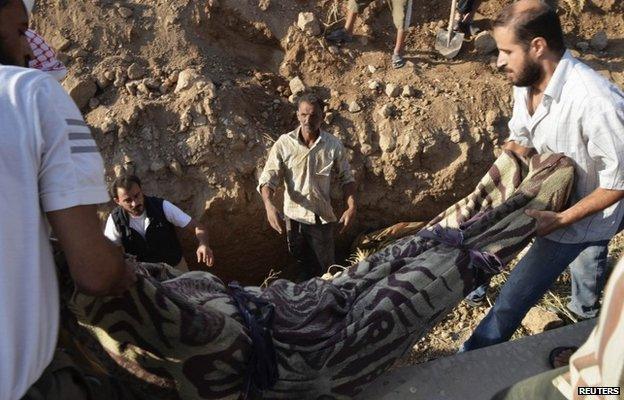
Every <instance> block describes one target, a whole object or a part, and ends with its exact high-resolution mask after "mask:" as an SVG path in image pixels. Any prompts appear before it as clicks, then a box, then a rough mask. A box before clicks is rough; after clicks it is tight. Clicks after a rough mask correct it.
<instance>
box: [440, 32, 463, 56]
mask: <svg viewBox="0 0 624 400" xmlns="http://www.w3.org/2000/svg"><path fill="white" fill-rule="evenodd" d="M463 43H464V34H463V33H459V32H453V31H452V32H451V40H450V43H449V32H448V31H447V30H444V29H440V30H438V33H437V35H436V41H435V49H436V50H437V51H438V53H440V54H442V56H444V57H446V58H448V59H451V58H453V57H455V56H456V55H457V53H459V50H460V49H461V47H462V44H463Z"/></svg>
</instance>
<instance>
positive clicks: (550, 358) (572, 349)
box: [548, 346, 578, 369]
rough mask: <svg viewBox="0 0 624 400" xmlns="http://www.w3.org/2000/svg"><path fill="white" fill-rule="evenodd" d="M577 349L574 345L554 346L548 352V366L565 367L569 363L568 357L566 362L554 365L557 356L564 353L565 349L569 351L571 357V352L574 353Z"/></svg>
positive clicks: (554, 367) (553, 367)
mask: <svg viewBox="0 0 624 400" xmlns="http://www.w3.org/2000/svg"><path fill="white" fill-rule="evenodd" d="M577 350H578V347H575V346H561V347H555V348H554V349H552V350H551V351H550V353H549V354H548V363H549V364H550V367H551V368H552V369H556V368H561V367H565V366H566V365H568V364H569V362H570V361H569V359H568V363H565V364H561V365H555V362H556V359H557V357H558V356H560V355H561V354H563V353H565V352H566V351H569V352H570V357H572V354H574V352H575V351H577Z"/></svg>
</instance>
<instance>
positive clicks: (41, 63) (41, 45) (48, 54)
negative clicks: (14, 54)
mask: <svg viewBox="0 0 624 400" xmlns="http://www.w3.org/2000/svg"><path fill="white" fill-rule="evenodd" d="M26 38H27V39H28V43H29V44H30V48H31V49H32V52H33V55H34V57H35V58H34V59H32V60H31V61H30V65H29V67H30V68H36V69H39V70H41V71H43V72H47V73H49V74H50V75H52V76H53V77H54V78H56V79H57V80H59V81H60V80H62V79H63V78H65V76H66V75H67V68H65V65H63V63H62V62H60V61H59V60H57V58H56V53H55V52H54V50H52V48H51V47H50V46H49V45H48V44H47V43H46V42H45V40H43V38H42V37H41V36H39V35H38V34H37V33H36V32H35V31H33V30H30V29H29V30H27V31H26Z"/></svg>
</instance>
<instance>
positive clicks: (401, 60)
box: [392, 54, 405, 69]
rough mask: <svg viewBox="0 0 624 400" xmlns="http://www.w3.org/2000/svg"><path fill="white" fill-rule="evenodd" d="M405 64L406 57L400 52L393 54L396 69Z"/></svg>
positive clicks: (393, 64)
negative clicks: (399, 53)
mask: <svg viewBox="0 0 624 400" xmlns="http://www.w3.org/2000/svg"><path fill="white" fill-rule="evenodd" d="M404 65H405V59H404V58H403V57H401V56H400V55H398V54H393V55H392V67H393V68H395V69H398V68H401V67H403V66H404Z"/></svg>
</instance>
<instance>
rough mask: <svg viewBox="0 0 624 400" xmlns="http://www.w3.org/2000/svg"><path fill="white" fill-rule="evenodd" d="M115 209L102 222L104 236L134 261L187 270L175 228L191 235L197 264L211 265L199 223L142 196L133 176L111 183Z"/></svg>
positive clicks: (165, 203)
mask: <svg viewBox="0 0 624 400" xmlns="http://www.w3.org/2000/svg"><path fill="white" fill-rule="evenodd" d="M111 194H112V196H113V200H114V201H115V203H116V204H117V207H116V208H115V209H114V210H113V211H112V212H111V214H110V215H109V216H108V220H107V221H106V228H105V230H104V234H105V235H106V237H107V238H108V239H110V240H111V241H112V242H113V243H115V244H116V245H118V246H123V248H124V251H125V252H126V253H128V254H132V255H135V256H136V257H137V260H138V261H144V262H153V263H158V262H164V263H167V264H169V265H171V266H173V267H176V268H178V269H180V270H182V271H188V266H187V264H186V261H185V260H184V257H183V256H182V246H181V245H180V241H179V240H178V236H177V235H176V232H175V227H176V226H177V227H179V228H182V229H185V230H187V231H189V232H192V233H193V234H195V237H196V238H197V241H198V242H199V246H198V247H197V251H196V254H197V262H198V263H205V264H206V265H208V266H209V267H210V266H212V265H213V264H214V257H213V255H212V250H211V249H210V246H209V245H208V232H207V231H206V228H205V227H204V226H203V225H202V224H201V223H200V222H199V221H196V220H194V219H193V218H191V217H190V216H189V215H188V214H186V213H184V211H182V210H180V209H179V208H178V207H176V206H175V205H173V204H172V203H170V202H169V201H167V200H163V199H160V198H158V197H150V196H145V195H144V194H143V189H142V188H141V181H140V180H139V178H137V177H136V176H134V175H122V176H120V177H118V178H117V179H115V182H113V187H112V190H111Z"/></svg>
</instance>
